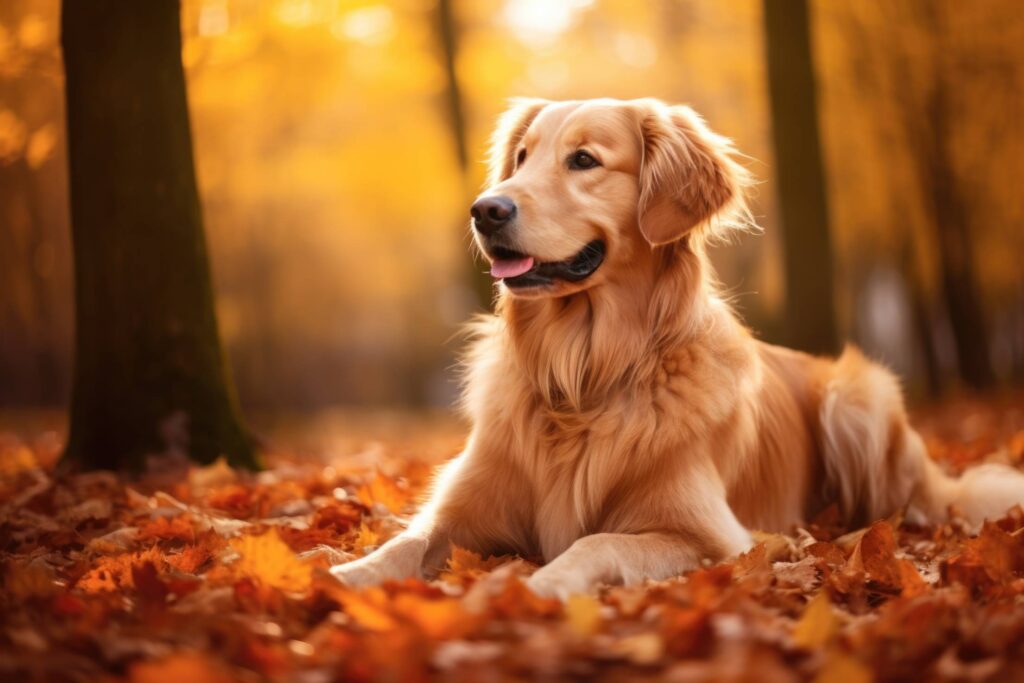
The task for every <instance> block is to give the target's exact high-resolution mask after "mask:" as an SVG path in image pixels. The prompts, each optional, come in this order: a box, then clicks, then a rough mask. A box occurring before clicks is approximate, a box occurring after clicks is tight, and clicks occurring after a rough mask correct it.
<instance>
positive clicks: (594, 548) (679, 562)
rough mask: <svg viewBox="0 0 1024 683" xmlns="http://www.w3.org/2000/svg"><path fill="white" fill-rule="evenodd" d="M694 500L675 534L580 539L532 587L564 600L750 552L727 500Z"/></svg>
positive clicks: (538, 575) (541, 572) (539, 574)
mask: <svg viewBox="0 0 1024 683" xmlns="http://www.w3.org/2000/svg"><path fill="white" fill-rule="evenodd" d="M693 500H694V501H699V502H700V505H698V506H696V510H695V511H694V514H691V515H687V516H686V517H687V518H688V521H687V522H686V523H683V524H680V525H679V526H676V529H675V530H668V531H657V532H654V531H652V532H642V533H597V534H591V535H589V536H584V537H582V538H580V539H577V540H576V542H574V543H573V544H572V545H571V546H569V548H568V550H566V551H565V552H563V553H562V554H561V555H559V556H558V557H556V558H555V559H554V560H552V561H551V562H549V563H548V564H547V565H545V566H544V567H542V568H541V569H539V570H537V572H536V573H535V574H534V575H533V576H531V577H530V580H529V581H528V585H529V587H530V588H531V589H532V590H533V591H534V592H535V593H537V594H538V595H542V596H545V597H555V598H560V599H561V600H566V599H567V598H568V597H569V596H570V595H574V594H577V593H590V592H592V591H594V590H595V589H596V588H597V587H598V586H599V585H601V584H626V585H631V584H638V583H641V582H643V581H645V580H649V579H650V580H655V581H659V580H662V579H667V578H670V577H673V576H678V575H680V574H682V573H683V572H685V571H689V570H691V569H696V568H697V567H699V566H700V563H701V561H702V560H704V559H710V560H713V561H718V560H721V559H724V558H726V557H729V556H731V555H736V554H738V553H741V552H744V551H746V550H748V549H749V548H750V546H751V545H752V539H751V536H750V532H749V531H747V529H745V528H744V527H743V525H741V524H740V522H739V520H737V519H736V517H735V515H734V514H733V512H732V510H731V509H730V508H729V506H728V504H727V503H726V501H725V499H724V498H722V497H719V496H716V495H704V496H703V499H702V500H701V499H700V498H698V495H697V494H695V495H694V496H693ZM697 511H699V512H700V514H699V515H698V514H696V512H697ZM667 517H668V516H667V515H666V518H667Z"/></svg>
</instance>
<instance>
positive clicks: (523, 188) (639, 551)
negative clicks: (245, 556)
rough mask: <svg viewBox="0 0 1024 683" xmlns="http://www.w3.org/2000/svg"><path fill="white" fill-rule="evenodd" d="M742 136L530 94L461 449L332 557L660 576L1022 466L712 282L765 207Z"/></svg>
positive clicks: (969, 515) (913, 509)
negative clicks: (361, 547)
mask: <svg viewBox="0 0 1024 683" xmlns="http://www.w3.org/2000/svg"><path fill="white" fill-rule="evenodd" d="M750 184H751V177H750V174H749V173H748V172H747V170H746V169H745V168H744V167H743V166H741V165H740V164H739V163H738V162H737V153H736V152H735V150H734V148H733V146H732V144H731V142H730V141H729V140H727V139H726V138H723V137H721V136H719V135H717V134H715V133H713V132H712V131H710V130H709V129H708V127H707V126H706V125H705V123H704V121H703V120H702V119H701V118H700V117H699V116H698V115H697V114H696V113H695V112H694V111H693V110H692V109H690V108H689V107H685V106H668V105H666V104H664V103H662V102H660V101H657V100H652V99H641V100H631V101H617V100H589V101H572V102H549V101H543V100H532V99H531V100H517V101H514V102H513V104H512V106H511V108H510V109H509V110H508V111H507V113H505V114H504V115H503V116H502V117H501V119H500V121H499V124H498V126H497V131H496V133H495V135H494V138H493V146H492V153H491V158H490V175H489V180H488V187H487V190H486V191H485V192H484V193H483V194H482V195H481V196H480V197H479V198H478V199H477V200H476V202H475V203H474V204H473V206H472V210H471V214H472V219H473V231H474V233H475V239H476V243H477V245H478V246H479V249H480V251H481V253H482V254H483V255H484V256H485V257H486V259H487V260H488V261H489V262H490V268H491V274H492V275H493V276H494V278H495V279H496V280H497V281H498V283H499V284H498V296H497V303H496V313H495V314H494V315H490V316H487V317H484V318H482V319H480V320H478V321H476V322H475V323H474V324H473V326H472V333H471V334H472V342H471V344H470V348H469V352H468V355H467V358H466V374H465V379H464V383H465V386H464V397H463V407H464V410H465V412H466V414H467V416H468V417H469V419H470V420H471V422H472V425H473V427H472V432H471V434H470V436H469V438H468V440H467V443H466V447H465V450H464V451H463V452H462V453H461V454H460V455H459V456H457V457H456V458H455V459H454V460H452V461H450V462H449V463H448V464H447V465H446V466H444V467H443V469H442V470H441V471H440V473H439V475H438V477H437V479H436V482H435V483H434V486H433V489H432V492H431V494H430V495H429V499H428V500H427V502H426V503H425V505H424V506H423V508H422V509H421V510H420V512H419V513H418V514H417V515H416V516H415V517H414V518H413V520H412V521H411V522H410V524H409V526H408V527H407V528H406V529H405V530H403V531H402V532H401V533H399V534H398V535H397V536H396V537H395V538H393V539H391V540H390V541H388V542H387V543H385V544H384V545H382V546H381V547H380V548H379V549H377V550H376V551H375V552H373V553H371V554H369V555H368V556H366V557H363V558H361V559H358V560H355V561H352V562H349V563H346V564H342V565H338V566H336V567H334V568H332V573H333V574H334V576H336V577H337V578H338V579H340V580H341V581H343V582H344V583H346V584H349V585H365V584H375V583H379V582H381V581H383V580H385V579H400V578H404V577H410V576H429V575H430V574H431V573H433V572H435V571H437V570H439V569H440V568H442V567H443V565H444V563H445V561H446V558H447V557H448V554H449V552H450V547H451V545H452V544H455V545H458V546H461V547H465V548H468V549H471V550H474V551H476V552H478V553H482V554H484V555H489V554H493V555H496V554H501V553H517V554H520V555H523V556H539V557H543V559H544V561H545V563H546V564H545V565H544V566H543V567H541V568H540V569H539V570H538V571H536V572H535V573H534V574H533V575H532V576H531V577H530V578H529V580H528V585H529V587H530V588H531V589H532V590H533V591H534V592H535V593H537V594H539V595H541V596H547V597H557V598H560V599H563V600H564V599H567V598H568V597H569V596H571V595H573V594H577V593H587V592H591V591H593V590H595V589H596V588H597V587H599V586H600V585H602V584H619V583H624V584H635V583H638V582H642V581H644V580H648V579H652V580H661V579H666V578H669V577H673V576H677V575H679V574H681V573H683V572H685V571H687V570H690V569H694V568H696V567H698V566H700V565H701V563H702V562H707V561H711V562H715V561H719V560H722V559H724V558H727V557H730V556H734V555H736V554H738V553H742V552H744V551H746V550H747V549H749V548H750V547H751V545H752V537H751V531H750V530H752V529H757V530H765V531H786V530H790V529H791V528H792V526H793V525H794V524H797V523H800V522H801V521H802V520H807V519H810V518H813V517H814V516H815V515H816V514H817V513H819V512H820V511H822V510H823V509H824V508H826V507H827V506H829V505H832V504H837V505H838V508H839V510H840V512H841V515H842V517H843V521H844V522H845V523H846V524H848V525H851V526H852V525H862V524H864V523H867V522H870V521H872V520H876V519H879V518H883V517H886V516H889V515H890V514H892V513H894V512H896V511H898V510H901V509H905V510H906V514H907V515H908V519H910V520H912V521H916V522H919V523H927V522H937V521H940V520H944V519H947V518H948V515H949V512H950V510H951V509H953V510H955V511H956V512H957V514H959V515H960V516H962V517H963V518H964V519H965V520H967V521H968V522H969V523H971V524H975V525H977V524H979V523H980V522H981V521H982V520H983V519H985V518H988V517H993V516H998V515H1000V514H1001V513H1004V512H1006V511H1007V510H1008V509H1009V508H1010V507H1012V506H1013V505H1015V504H1017V503H1019V502H1021V501H1024V475H1022V474H1020V473H1019V472H1017V471H1016V470H1013V469H1011V468H1009V467H1004V466H997V465H984V466H981V467H977V468H975V469H973V470H969V471H968V472H967V473H966V474H965V475H964V476H963V477H961V478H959V479H954V478H951V477H948V476H946V475H945V474H944V473H943V472H942V470H941V469H940V468H939V467H938V466H937V465H936V464H935V463H934V462H932V460H930V459H929V458H928V456H927V454H926V452H925V448H924V444H923V442H922V440H921V438H920V437H919V435H918V434H917V433H916V432H915V431H914V430H913V429H912V428H911V426H910V425H909V423H908V419H907V414H906V411H905V409H904V403H903V398H902V395H901V390H900V387H899V384H898V382H897V380H896V378H895V377H894V376H893V375H892V374H891V373H890V372H889V371H888V370H886V369H885V368H883V367H882V366H880V365H877V364H875V363H873V362H871V361H869V360H868V359H867V358H865V357H864V356H863V355H862V354H861V353H860V352H859V351H857V350H856V349H855V348H853V347H847V348H846V349H845V350H844V351H843V353H842V355H841V356H840V357H839V358H838V359H835V360H832V359H825V358H818V357H813V356H810V355H807V354H804V353H800V352H797V351H792V350H788V349H785V348H780V347H778V346H772V345H769V344H766V343H763V342H760V341H758V340H756V339H755V338H754V337H753V336H752V335H751V333H750V331H749V330H748V329H746V328H745V327H744V326H743V325H742V323H741V322H740V321H739V320H738V318H737V316H736V315H735V314H734V312H733V311H732V310H731V309H730V307H729V305H728V303H726V302H725V301H724V300H723V299H722V297H721V296H719V294H718V288H717V285H716V280H715V277H714V273H713V272H712V268H711V266H710V264H709V261H708V258H707V256H706V249H707V247H708V246H709V245H710V244H713V243H715V242H716V241H720V240H722V239H724V238H726V237H728V236H729V235H730V234H731V233H735V232H737V231H741V230H743V229H744V228H746V227H750V226H751V221H750V219H749V213H748V211H747V208H746V204H745V191H746V189H747V188H748V186H749V185H750Z"/></svg>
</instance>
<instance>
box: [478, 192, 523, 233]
mask: <svg viewBox="0 0 1024 683" xmlns="http://www.w3.org/2000/svg"><path fill="white" fill-rule="evenodd" d="M469 213H470V215H471V216H473V227H475V228H476V229H477V232H479V233H480V234H481V235H484V236H490V235H493V234H494V233H496V232H498V231H499V230H501V228H502V227H503V226H504V225H505V224H506V223H508V222H509V221H510V220H512V218H513V216H515V215H516V203H515V202H514V201H512V200H511V199H509V198H508V197H500V196H499V197H484V198H483V199H478V200H476V202H474V203H473V206H472V207H471V208H470V209H469Z"/></svg>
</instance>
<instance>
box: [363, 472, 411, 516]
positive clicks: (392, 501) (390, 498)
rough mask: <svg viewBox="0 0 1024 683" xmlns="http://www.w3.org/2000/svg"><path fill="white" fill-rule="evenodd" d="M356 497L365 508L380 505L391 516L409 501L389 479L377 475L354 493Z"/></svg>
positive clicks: (393, 481) (407, 495) (404, 492)
mask: <svg viewBox="0 0 1024 683" xmlns="http://www.w3.org/2000/svg"><path fill="white" fill-rule="evenodd" d="M356 496H357V497H358V498H359V502H361V503H362V504H363V505H365V506H366V507H373V505H374V503H380V504H381V505H383V506H384V507H386V508H387V509H388V510H389V511H391V513H392V514H398V513H399V512H401V511H402V508H404V507H405V504H406V502H408V500H409V494H408V493H407V492H406V491H403V490H402V489H401V488H399V486H398V484H397V483H396V482H395V480H394V479H392V478H391V477H388V476H385V475H383V474H380V473H378V474H377V476H376V477H374V478H373V481H371V482H370V483H369V485H366V484H364V485H363V486H360V487H359V489H358V490H357V491H356Z"/></svg>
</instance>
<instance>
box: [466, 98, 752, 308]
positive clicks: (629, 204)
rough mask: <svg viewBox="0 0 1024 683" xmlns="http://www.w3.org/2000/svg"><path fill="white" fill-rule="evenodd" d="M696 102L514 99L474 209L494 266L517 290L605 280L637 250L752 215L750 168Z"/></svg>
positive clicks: (539, 292)
mask: <svg viewBox="0 0 1024 683" xmlns="http://www.w3.org/2000/svg"><path fill="white" fill-rule="evenodd" d="M732 154H733V149H732V146H731V144H730V143H729V141H728V140H726V139H725V138H722V137H720V136H718V135H715V134H714V133H712V132H711V131H710V130H708V128H707V126H705V125H704V122H703V121H702V120H701V118H700V117H699V116H698V115H697V114H696V113H695V112H694V111H693V110H692V109H690V108H689V107H683V106H677V107H670V106H667V105H665V104H663V103H661V102H659V101H657V100H649V99H645V100H631V101H618V100H588V101H582V102H561V103H556V102H547V101H544V100H517V101H515V102H514V103H513V106H512V107H511V108H510V109H509V110H508V111H507V112H506V113H505V114H504V115H503V116H502V117H501V119H500V121H499V123H498V128H497V131H496V132H495V135H494V140H493V147H492V151H491V160H490V161H491V172H490V177H489V181H488V185H489V187H488V189H487V190H486V191H485V192H484V193H483V194H482V195H481V196H480V197H479V198H478V199H477V200H476V202H475V203H474V204H473V207H472V210H471V214H472V216H473V227H474V233H475V236H476V240H477V244H478V245H479V247H480V249H481V251H482V252H483V253H484V255H485V256H486V257H487V258H488V260H489V261H490V262H491V274H492V275H493V276H494V277H495V278H497V279H500V280H501V281H502V282H504V284H505V286H506V287H507V289H508V291H510V292H512V293H513V294H515V295H517V296H565V295H568V294H572V293H574V292H578V291H581V290H583V289H586V288H589V287H594V286H597V285H599V284H600V283H601V282H602V281H603V280H604V279H606V278H607V277H608V276H609V273H611V272H612V271H614V270H615V268H616V266H617V265H618V266H619V267H621V266H624V265H627V264H628V263H630V261H632V260H634V259H635V258H636V256H637V253H638V252H637V250H638V249H646V250H648V251H650V250H651V249H652V248H655V247H659V246H662V245H665V244H669V243H672V242H676V241H678V240H681V239H684V238H690V239H694V238H696V239H705V238H707V237H709V236H713V235H720V234H721V233H722V232H723V230H724V229H725V228H726V227H728V226H730V225H732V224H734V223H735V220H734V219H736V217H737V216H743V215H744V214H745V209H744V202H743V190H744V187H745V186H746V185H747V184H748V175H747V172H746V170H745V169H743V167H741V166H740V165H738V164H737V163H736V162H735V161H733V159H732Z"/></svg>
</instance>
